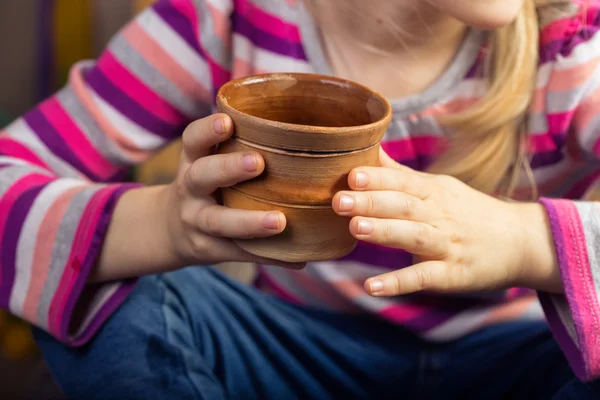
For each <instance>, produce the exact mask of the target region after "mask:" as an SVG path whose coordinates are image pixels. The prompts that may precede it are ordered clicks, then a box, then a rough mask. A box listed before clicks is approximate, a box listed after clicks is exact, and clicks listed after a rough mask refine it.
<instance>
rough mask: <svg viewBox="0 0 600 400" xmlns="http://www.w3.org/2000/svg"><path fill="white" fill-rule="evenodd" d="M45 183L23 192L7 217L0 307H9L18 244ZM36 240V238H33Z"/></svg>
mask: <svg viewBox="0 0 600 400" xmlns="http://www.w3.org/2000/svg"><path fill="white" fill-rule="evenodd" d="M44 187H45V185H43V184H42V185H39V186H35V187H32V188H30V189H29V190H27V191H25V192H24V193H22V194H21V195H20V196H19V198H18V199H17V201H15V203H14V204H13V207H12V208H11V209H10V210H9V213H8V218H7V219H6V226H5V227H4V229H5V230H6V231H5V232H4V235H3V238H4V239H3V242H2V243H0V245H1V246H2V248H1V251H2V253H1V254H0V266H1V268H2V269H1V271H0V272H1V273H2V281H1V282H0V288H1V290H0V307H2V308H4V309H8V306H9V301H10V293H11V291H12V287H13V284H14V281H15V269H16V265H15V259H16V256H17V244H18V242H19V237H20V236H21V230H22V229H23V224H24V223H25V218H27V215H28V213H29V210H31V206H32V204H33V202H34V201H35V199H36V198H37V196H38V195H39V193H40V192H41V191H42V190H43V189H44ZM31 240H34V238H31Z"/></svg>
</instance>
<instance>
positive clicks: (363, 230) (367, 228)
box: [358, 219, 374, 235]
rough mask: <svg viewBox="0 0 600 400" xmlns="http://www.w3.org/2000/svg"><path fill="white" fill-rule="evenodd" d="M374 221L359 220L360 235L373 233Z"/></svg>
mask: <svg viewBox="0 0 600 400" xmlns="http://www.w3.org/2000/svg"><path fill="white" fill-rule="evenodd" d="M373 229H374V227H373V223H372V222H371V221H368V220H366V219H361V220H360V221H358V234H359V235H370V234H371V233H373Z"/></svg>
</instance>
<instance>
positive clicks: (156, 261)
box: [89, 186, 182, 281]
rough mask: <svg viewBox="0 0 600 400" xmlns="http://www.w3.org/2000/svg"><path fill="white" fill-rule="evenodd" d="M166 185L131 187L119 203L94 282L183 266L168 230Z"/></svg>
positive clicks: (92, 277)
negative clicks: (174, 249)
mask: <svg viewBox="0 0 600 400" xmlns="http://www.w3.org/2000/svg"><path fill="white" fill-rule="evenodd" d="M166 190H167V189H166V186H151V187H140V188H136V189H131V190H129V191H128V192H126V193H124V194H123V195H122V196H121V198H120V199H119V202H118V203H117V205H116V207H115V210H114V212H113V215H112V218H111V222H110V224H109V227H108V231H107V233H106V236H105V239H104V244H103V246H102V251H101V254H100V258H99V260H98V263H97V266H96V268H95V269H94V271H93V273H92V274H91V276H90V277H89V279H90V280H91V281H108V280H116V279H125V278H133V277H137V276H142V275H147V274H154V273H159V272H164V271H168V270H172V269H175V268H177V267H181V266H182V265H181V264H179V260H178V258H177V257H176V255H175V254H176V253H175V252H174V251H173V247H172V241H171V238H170V234H169V230H168V215H169V213H168V205H169V202H168V196H167V195H166V194H165V193H166Z"/></svg>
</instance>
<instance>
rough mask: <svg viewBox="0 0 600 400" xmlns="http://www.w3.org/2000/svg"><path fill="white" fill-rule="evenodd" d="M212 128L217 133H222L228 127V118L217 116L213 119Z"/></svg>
mask: <svg viewBox="0 0 600 400" xmlns="http://www.w3.org/2000/svg"><path fill="white" fill-rule="evenodd" d="M213 129H214V130H215V133H216V134H217V135H222V134H224V133H225V132H227V130H228V129H229V119H228V118H218V119H216V120H215V122H214V124H213Z"/></svg>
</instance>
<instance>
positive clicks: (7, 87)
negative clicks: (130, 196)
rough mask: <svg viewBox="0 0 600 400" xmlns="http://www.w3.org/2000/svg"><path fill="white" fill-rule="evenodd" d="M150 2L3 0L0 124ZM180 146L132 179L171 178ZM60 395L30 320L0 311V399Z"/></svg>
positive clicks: (43, 93) (60, 79)
mask: <svg viewBox="0 0 600 400" xmlns="http://www.w3.org/2000/svg"><path fill="white" fill-rule="evenodd" d="M152 1H153V0H17V1H8V0H4V1H0V51H1V53H0V54H2V56H1V57H0V128H1V127H2V126H5V125H6V124H8V123H10V121H11V120H13V119H14V118H16V117H18V116H19V115H21V114H22V113H24V112H25V111H27V110H28V109H29V108H30V107H32V106H34V105H35V104H36V103H38V102H39V101H41V100H42V99H44V98H45V97H46V96H48V95H49V94H51V93H52V92H54V91H55V90H56V89H58V88H59V87H61V86H62V85H63V84H64V81H65V78H66V76H67V73H68V70H69V68H70V66H71V65H72V64H73V63H74V62H76V61H78V60H81V59H89V58H94V57H96V56H97V55H98V53H99V52H100V51H101V50H102V49H103V48H104V46H105V45H106V43H107V42H108V40H109V39H110V37H111V36H112V35H113V34H114V33H115V32H116V31H117V30H118V29H119V28H120V27H122V26H123V25H125V24H126V23H127V21H128V20H130V19H131V18H132V17H133V16H134V15H135V14H136V13H137V12H139V11H140V10H141V9H143V8H144V7H146V6H147V5H149V4H150V3H152ZM178 153H179V144H178V143H174V144H173V145H172V146H170V147H169V148H167V149H166V150H165V151H163V152H162V153H161V154H159V155H158V156H156V157H154V158H153V159H152V160H150V161H149V162H147V163H145V164H144V165H142V166H140V167H138V168H136V169H135V170H134V171H132V179H135V180H138V181H141V182H144V183H147V184H153V183H159V182H165V181H170V179H171V178H172V176H173V174H174V172H175V167H176V165H177V162H176V161H177V156H178ZM61 398H62V396H61V395H60V393H59V392H58V391H57V389H56V388H55V387H54V386H53V384H52V380H51V377H50V376H49V375H48V372H47V369H46V368H45V365H44V363H43V361H42V359H41V357H40V354H39V352H38V351H37V349H36V347H35V344H34V342H33V340H32V338H31V333H30V329H29V326H28V325H27V324H26V323H24V322H22V321H19V320H17V319H16V318H14V317H12V316H9V315H8V314H7V313H6V312H4V311H1V310H0V399H3V400H21V399H36V400H38V399H39V400H45V399H61Z"/></svg>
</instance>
